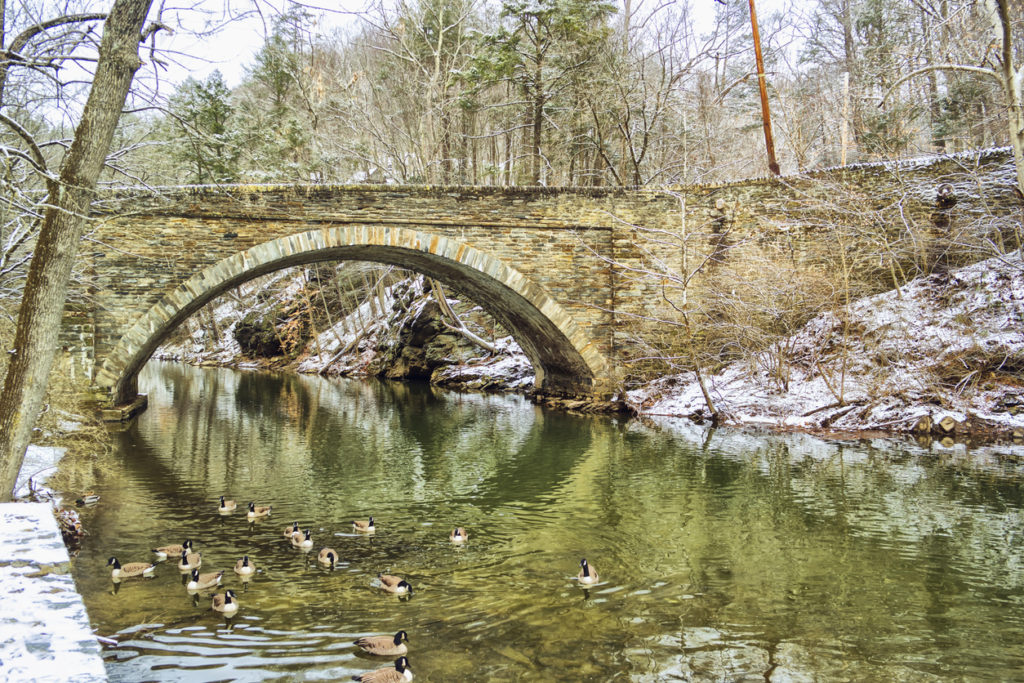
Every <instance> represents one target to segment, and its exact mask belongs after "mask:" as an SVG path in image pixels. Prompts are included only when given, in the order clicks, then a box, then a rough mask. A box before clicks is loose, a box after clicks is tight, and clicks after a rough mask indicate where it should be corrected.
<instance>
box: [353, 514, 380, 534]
mask: <svg viewBox="0 0 1024 683" xmlns="http://www.w3.org/2000/svg"><path fill="white" fill-rule="evenodd" d="M352 528H353V529H354V530H355V531H358V532H359V533H361V534H372V533H374V532H375V531H376V530H377V527H375V526H374V524H373V517H370V519H353V520H352Z"/></svg>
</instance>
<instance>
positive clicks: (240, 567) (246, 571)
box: [235, 555, 256, 576]
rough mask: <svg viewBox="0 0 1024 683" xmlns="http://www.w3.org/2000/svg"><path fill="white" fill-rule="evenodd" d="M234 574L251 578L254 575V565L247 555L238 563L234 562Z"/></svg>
mask: <svg viewBox="0 0 1024 683" xmlns="http://www.w3.org/2000/svg"><path fill="white" fill-rule="evenodd" d="M235 573H236V574H238V575H239V576H252V575H253V574H255V573H256V565H255V564H253V561H252V560H250V559H249V556H248V555H244V556H242V558H241V559H240V560H238V562H235Z"/></svg>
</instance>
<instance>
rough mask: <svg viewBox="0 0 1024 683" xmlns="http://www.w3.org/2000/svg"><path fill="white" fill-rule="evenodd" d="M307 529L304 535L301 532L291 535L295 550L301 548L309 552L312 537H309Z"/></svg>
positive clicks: (311, 545)
mask: <svg viewBox="0 0 1024 683" xmlns="http://www.w3.org/2000/svg"><path fill="white" fill-rule="evenodd" d="M311 533H312V532H310V530H309V529H306V531H305V535H303V533H302V532H296V533H294V534H292V545H293V546H295V547H296V548H302V549H303V550H309V549H310V548H312V547H313V537H312V536H311V535H310V534H311Z"/></svg>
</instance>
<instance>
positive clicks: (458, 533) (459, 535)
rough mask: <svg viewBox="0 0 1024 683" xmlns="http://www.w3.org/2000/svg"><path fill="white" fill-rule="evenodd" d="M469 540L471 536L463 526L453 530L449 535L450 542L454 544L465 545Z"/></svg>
mask: <svg viewBox="0 0 1024 683" xmlns="http://www.w3.org/2000/svg"><path fill="white" fill-rule="evenodd" d="M467 538H469V534H467V533H466V530H465V529H463V528H462V527H461V526H457V527H455V528H454V529H452V532H451V533H450V534H448V540H449V541H451V542H452V543H465V542H466V539H467Z"/></svg>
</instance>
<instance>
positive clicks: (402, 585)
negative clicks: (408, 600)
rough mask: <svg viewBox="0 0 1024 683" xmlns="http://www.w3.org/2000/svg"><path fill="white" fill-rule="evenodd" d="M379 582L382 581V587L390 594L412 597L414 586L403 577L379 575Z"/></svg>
mask: <svg viewBox="0 0 1024 683" xmlns="http://www.w3.org/2000/svg"><path fill="white" fill-rule="evenodd" d="M377 580H379V581H380V587H381V588H383V589H384V590H386V591H387V592H389V593H408V594H409V595H412V586H411V585H409V582H408V581H406V580H405V579H403V578H402V577H401V576H394V575H393V574H378V575H377Z"/></svg>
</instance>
